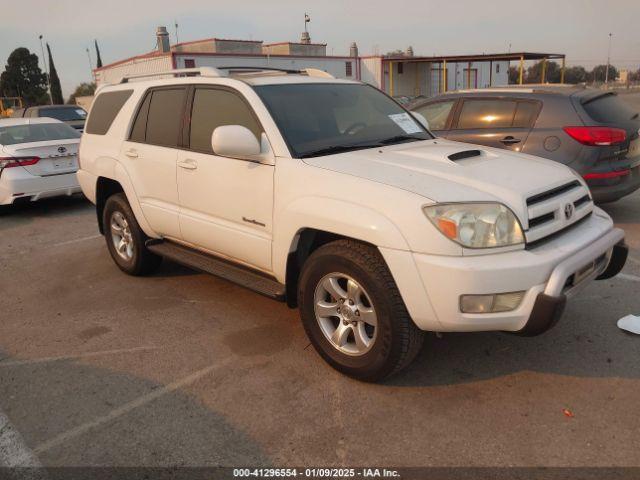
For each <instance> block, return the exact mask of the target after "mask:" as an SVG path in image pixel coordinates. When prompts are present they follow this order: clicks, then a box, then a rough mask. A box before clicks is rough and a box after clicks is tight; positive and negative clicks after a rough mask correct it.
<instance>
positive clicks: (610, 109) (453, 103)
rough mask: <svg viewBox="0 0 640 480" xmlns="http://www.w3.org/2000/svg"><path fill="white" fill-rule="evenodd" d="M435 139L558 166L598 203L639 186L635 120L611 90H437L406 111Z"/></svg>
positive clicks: (638, 126)
mask: <svg viewBox="0 0 640 480" xmlns="http://www.w3.org/2000/svg"><path fill="white" fill-rule="evenodd" d="M409 108H410V109H411V110H412V111H414V112H418V113H420V114H422V115H423V116H424V117H425V118H426V119H427V120H428V121H429V126H430V128H431V130H433V131H434V132H435V133H436V134H437V135H438V136H441V137H444V138H447V139H449V140H455V141H460V142H467V143H474V144H479V145H487V146H491V147H498V148H506V149H510V150H515V151H518V152H524V153H529V154H531V155H537V156H539V157H544V158H548V159H550V160H555V161H557V162H561V163H564V164H566V165H568V166H570V167H572V168H573V169H574V170H576V171H577V172H578V173H579V174H580V175H582V176H583V177H584V179H585V180H586V182H587V183H588V184H589V187H590V188H591V192H592V195H593V197H594V200H595V201H596V202H598V203H605V202H613V201H615V200H618V199H619V198H621V197H623V196H625V195H628V194H630V193H631V192H633V191H635V190H637V189H638V188H639V187H640V139H639V138H638V136H639V134H640V119H639V118H638V117H639V115H638V113H636V112H633V111H632V110H631V109H630V108H629V107H627V105H626V104H625V103H624V102H623V101H622V100H621V99H620V98H619V97H618V95H616V94H615V93H613V92H610V91H603V90H595V89H589V88H585V87H579V86H546V85H545V86H533V87H532V86H529V87H526V86H525V87H503V88H488V89H482V90H469V91H459V92H451V93H445V94H443V95H440V96H438V97H433V98H430V99H427V100H419V101H417V102H414V103H413V104H411V105H410V107H409Z"/></svg>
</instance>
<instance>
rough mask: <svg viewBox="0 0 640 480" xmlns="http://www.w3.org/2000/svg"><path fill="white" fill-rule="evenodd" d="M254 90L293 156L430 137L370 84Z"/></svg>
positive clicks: (264, 86) (326, 152)
mask: <svg viewBox="0 0 640 480" xmlns="http://www.w3.org/2000/svg"><path fill="white" fill-rule="evenodd" d="M255 90H256V92H257V93H258V95H259V96H260V98H262V101H263V102H264V103H265V105H266V106H267V108H268V109H269V111H270V112H271V115H272V116H273V118H274V120H275V122H276V124H277V125H278V128H279V129H280V132H281V133H282V135H283V136H284V138H285V140H286V142H287V144H288V145H289V148H290V150H291V153H292V155H293V156H294V157H296V158H306V157H315V156H320V155H329V154H331V153H340V152H345V151H349V150H357V149H362V148H372V147H381V146H384V145H391V144H394V143H402V142H415V141H419V140H429V139H431V138H433V136H432V135H431V134H430V133H429V132H428V131H427V130H425V128H424V127H423V126H422V125H420V124H419V123H418V121H417V120H415V119H414V118H413V117H412V116H411V115H410V114H409V113H407V111H406V110H404V109H403V108H402V107H400V106H399V105H398V104H397V103H396V102H394V101H393V100H391V99H390V98H389V97H387V96H386V95H385V94H383V93H382V92H380V91H379V90H377V89H375V88H374V87H371V86H369V85H362V84H340V83H312V84H283V85H262V86H256V87H255Z"/></svg>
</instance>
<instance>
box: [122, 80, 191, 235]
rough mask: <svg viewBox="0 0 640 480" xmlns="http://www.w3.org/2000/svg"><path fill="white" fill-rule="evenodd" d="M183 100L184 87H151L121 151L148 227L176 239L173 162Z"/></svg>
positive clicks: (183, 105)
mask: <svg viewBox="0 0 640 480" xmlns="http://www.w3.org/2000/svg"><path fill="white" fill-rule="evenodd" d="M185 102H186V87H183V86H169V87H161V88H154V89H150V90H149V91H148V92H147V93H146V95H145V97H144V100H143V101H142V103H141V104H140V107H139V109H138V112H137V114H136V117H135V120H134V123H133V127H132V129H131V132H130V134H129V138H128V139H127V140H126V141H125V142H123V144H122V149H121V151H120V159H121V161H122V162H123V164H124V165H126V170H127V172H128V173H129V175H130V177H131V181H132V183H133V185H135V189H136V194H137V196H138V200H139V201H140V207H141V208H142V211H143V213H144V216H145V217H146V219H147V221H148V222H149V224H150V225H151V228H153V229H154V230H155V231H156V232H158V233H159V234H160V235H162V236H166V237H171V238H176V239H180V238H181V232H180V224H179V220H178V210H179V204H178V185H177V181H176V168H177V167H176V162H177V159H178V145H180V143H181V139H180V136H181V130H182V123H183V118H184V107H185Z"/></svg>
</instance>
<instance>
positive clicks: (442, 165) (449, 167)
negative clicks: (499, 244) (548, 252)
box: [304, 139, 577, 218]
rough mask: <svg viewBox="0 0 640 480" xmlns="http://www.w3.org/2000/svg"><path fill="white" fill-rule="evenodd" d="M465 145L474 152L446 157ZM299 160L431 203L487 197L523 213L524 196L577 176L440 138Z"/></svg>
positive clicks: (517, 155) (543, 162) (523, 158)
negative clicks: (467, 154) (427, 200)
mask: <svg viewBox="0 0 640 480" xmlns="http://www.w3.org/2000/svg"><path fill="white" fill-rule="evenodd" d="M470 150H477V151H479V155H475V156H470V157H468V158H463V159H461V160H450V159H449V156H450V155H453V154H455V153H460V152H469V151H470ZM304 162H305V163H307V164H309V165H313V166H315V167H318V168H324V169H328V170H332V171H335V172H339V173H344V174H347V175H353V176H356V177H360V178H365V179H367V180H371V181H374V182H378V183H383V184H385V185H390V186H393V187H397V188H401V189H403V190H407V191H409V192H412V193H416V194H418V195H421V196H423V197H425V198H428V199H430V200H432V201H434V202H436V203H446V202H478V201H492V202H500V203H504V204H506V205H507V206H508V207H510V208H511V209H512V210H513V211H514V212H515V213H516V215H518V216H519V217H520V218H526V217H527V214H526V199H527V197H529V196H531V195H534V194H536V193H540V192H544V191H546V190H550V189H552V188H554V187H556V186H558V185H562V184H564V183H568V182H570V181H573V180H576V178H577V177H576V175H575V174H574V173H573V172H572V171H571V169H569V168H567V167H565V166H564V165H561V164H559V163H556V162H553V161H551V160H545V159H542V158H538V157H534V156H532V155H526V154H522V153H515V152H511V151H507V150H501V149H497V148H489V147H484V146H478V145H469V144H466V143H459V142H451V141H447V140H443V139H436V140H427V141H422V142H412V143H403V144H400V145H393V146H389V147H382V148H371V149H366V150H356V151H353V152H346V153H340V154H337V155H328V156H322V157H312V158H306V159H304Z"/></svg>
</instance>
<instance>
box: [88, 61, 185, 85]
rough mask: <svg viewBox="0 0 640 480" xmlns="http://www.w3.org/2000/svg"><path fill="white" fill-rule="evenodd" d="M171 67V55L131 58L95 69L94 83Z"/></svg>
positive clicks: (100, 83) (111, 81) (109, 81)
mask: <svg viewBox="0 0 640 480" xmlns="http://www.w3.org/2000/svg"><path fill="white" fill-rule="evenodd" d="M172 68H173V67H172V65H171V55H162V56H153V57H139V58H133V59H131V60H128V61H126V62H123V63H120V64H117V65H114V66H111V67H106V68H104V69H101V70H98V71H96V72H95V74H96V84H97V85H98V86H100V85H102V84H103V83H115V82H117V81H118V80H119V79H120V78H122V77H123V76H124V75H133V74H139V73H153V72H161V71H166V70H171V69H172Z"/></svg>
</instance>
